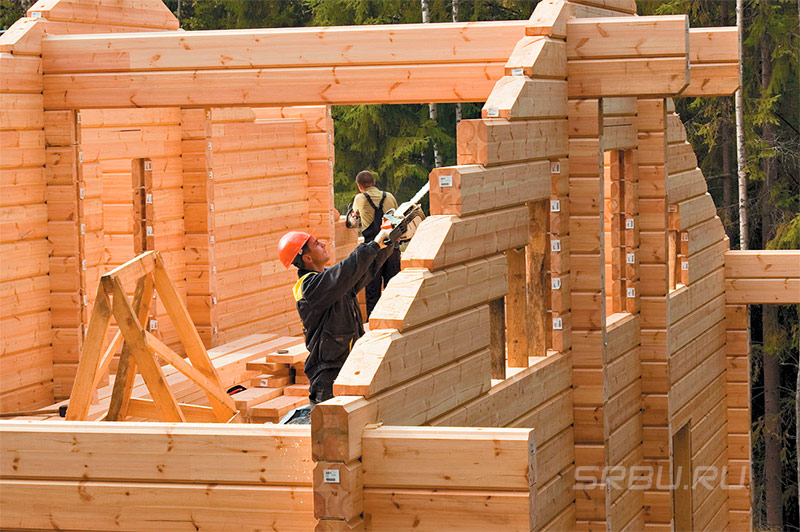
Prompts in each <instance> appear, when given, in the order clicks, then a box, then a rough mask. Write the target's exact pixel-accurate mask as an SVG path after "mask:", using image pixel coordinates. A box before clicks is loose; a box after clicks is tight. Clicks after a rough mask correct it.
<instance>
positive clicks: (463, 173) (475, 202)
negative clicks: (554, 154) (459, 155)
mask: <svg viewBox="0 0 800 532" xmlns="http://www.w3.org/2000/svg"><path fill="white" fill-rule="evenodd" d="M549 192H550V162H549V161H535V162H530V163H520V164H508V165H502V166H497V167H492V168H484V167H483V166H480V165H477V164H475V165H459V166H448V167H445V168H435V169H434V170H433V171H432V172H431V175H430V200H431V214H454V215H456V216H465V215H469V214H475V213H478V212H483V211H491V210H496V209H501V208H504V207H511V206H513V205H521V204H523V203H526V202H529V201H536V200H541V199H545V198H547V196H548V194H549Z"/></svg>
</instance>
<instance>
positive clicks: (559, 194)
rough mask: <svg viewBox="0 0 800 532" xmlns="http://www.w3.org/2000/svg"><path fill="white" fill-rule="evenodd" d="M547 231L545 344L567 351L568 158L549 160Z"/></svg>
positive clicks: (569, 324)
mask: <svg viewBox="0 0 800 532" xmlns="http://www.w3.org/2000/svg"><path fill="white" fill-rule="evenodd" d="M549 164H550V181H551V185H550V201H549V206H548V207H549V209H548V210H549V214H550V223H549V235H548V241H547V243H546V246H547V249H546V251H547V268H548V271H549V277H548V283H549V286H547V289H548V293H549V294H550V310H551V312H550V319H549V321H548V323H547V333H548V339H549V340H548V347H552V348H553V349H554V350H556V351H566V350H568V349H569V348H570V346H571V345H572V343H571V334H570V332H571V327H572V322H571V314H570V309H571V308H572V298H571V297H570V287H571V282H570V281H571V275H570V261H569V255H568V254H569V216H570V199H569V160H568V159H567V158H563V159H560V160H553V161H550V163H549ZM559 326H560V328H559Z"/></svg>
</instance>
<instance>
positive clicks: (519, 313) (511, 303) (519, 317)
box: [506, 248, 529, 368]
mask: <svg viewBox="0 0 800 532" xmlns="http://www.w3.org/2000/svg"><path fill="white" fill-rule="evenodd" d="M506 261H507V263H508V295H507V296H506V343H507V344H508V366H509V367H512V368H526V367H528V356H529V351H528V296H527V293H528V290H527V286H526V285H527V282H526V281H527V273H526V264H525V249H524V248H521V249H509V250H508V251H506Z"/></svg>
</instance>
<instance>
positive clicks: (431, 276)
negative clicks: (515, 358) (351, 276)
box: [369, 255, 524, 331]
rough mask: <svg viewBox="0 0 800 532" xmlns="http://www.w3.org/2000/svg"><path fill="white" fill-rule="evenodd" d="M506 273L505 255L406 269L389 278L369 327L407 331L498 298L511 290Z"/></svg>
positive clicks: (373, 312)
mask: <svg viewBox="0 0 800 532" xmlns="http://www.w3.org/2000/svg"><path fill="white" fill-rule="evenodd" d="M523 257H524V256H523ZM506 274H507V271H506V260H505V257H504V256H502V255H495V256H493V257H490V258H486V259H479V260H475V261H471V262H467V263H465V264H459V265H457V266H451V267H448V268H445V269H443V270H439V271H437V272H433V273H431V272H429V271H428V270H425V269H422V268H411V269H407V270H403V271H401V272H400V273H399V274H397V275H396V276H395V277H393V278H392V280H391V281H389V285H388V286H387V287H386V289H385V290H384V292H383V293H384V294H385V295H383V296H381V299H380V300H379V301H378V304H377V305H376V306H375V310H373V311H372V315H371V316H370V320H369V325H370V329H397V330H398V331H404V330H407V329H410V328H411V327H416V326H419V325H422V324H425V323H428V322H430V321H433V320H436V319H438V318H443V317H444V316H447V315H449V314H453V313H455V312H459V311H461V310H464V309H466V308H469V307H473V306H475V305H478V304H480V303H485V302H487V301H491V300H493V299H497V298H498V297H501V296H504V295H505V294H506V291H507V290H508V281H507V277H506ZM523 277H524V263H523ZM523 295H524V294H523Z"/></svg>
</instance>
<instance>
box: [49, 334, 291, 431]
mask: <svg viewBox="0 0 800 532" xmlns="http://www.w3.org/2000/svg"><path fill="white" fill-rule="evenodd" d="M282 350H289V351H290V352H297V353H300V354H303V353H304V352H305V347H304V345H303V339H302V338H297V337H292V336H277V335H275V334H253V335H250V336H246V337H244V338H240V339H238V340H234V341H233V342H229V343H227V344H224V345H221V346H217V347H215V348H212V349H209V350H208V356H209V358H210V359H211V362H212V363H213V364H214V367H215V368H216V371H217V374H218V375H219V380H220V384H221V386H222V387H223V388H226V389H228V388H230V387H232V386H236V385H242V386H244V387H245V388H249V387H250V384H251V380H252V379H254V378H255V377H257V376H259V375H260V374H261V371H260V370H252V369H251V370H248V369H247V364H248V363H250V362H256V361H259V360H264V358H265V357H266V356H269V355H272V354H275V353H277V352H278V351H282ZM161 371H162V372H163V373H164V377H165V380H166V382H167V385H168V386H169V387H170V389H171V390H172V393H173V395H174V396H175V399H176V400H177V401H178V402H179V403H180V404H181V408H182V410H184V413H185V414H186V416H187V421H189V422H197V423H199V422H204V423H215V422H216V420H215V418H214V417H213V416H209V415H208V414H207V412H206V411H205V409H196V408H192V406H193V405H196V406H207V404H208V401H207V399H206V394H205V392H204V391H203V390H202V389H201V388H199V387H198V386H196V385H194V383H193V382H192V381H191V380H189V379H188V378H187V377H186V376H185V375H183V374H182V373H181V372H179V371H178V370H177V369H175V368H173V367H172V366H170V365H165V366H163V367H162V368H161ZM110 380H111V383H110V384H109V385H106V386H103V387H100V388H98V389H97V394H96V400H95V401H94V402H93V404H92V405H91V406H90V407H89V412H88V415H87V417H86V419H87V420H88V421H100V420H102V419H103V418H104V417H105V415H106V413H107V412H108V407H109V401H110V399H111V395H112V392H113V389H114V377H113V376H112V377H111V379H110ZM131 397H133V399H132V402H131V405H130V406H129V407H128V414H129V416H130V418H129V419H128V420H129V421H142V420H148V419H149V420H159V419H160V416H159V414H158V411H157V410H156V409H155V408H153V407H151V406H147V405H145V404H144V402H143V401H136V399H151V396H150V393H149V391H148V389H147V386H145V383H144V380H143V379H142V377H141V375H137V376H136V379H135V381H134V385H133V388H132V393H131ZM68 404H69V401H62V402H59V403H56V404H55V405H53V406H54V407H60V406H64V405H68ZM45 410H49V408H46V409H45ZM34 417H35V418H36V419H46V420H58V419H59V418H58V416H56V415H50V414H42V415H35V416H34Z"/></svg>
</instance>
